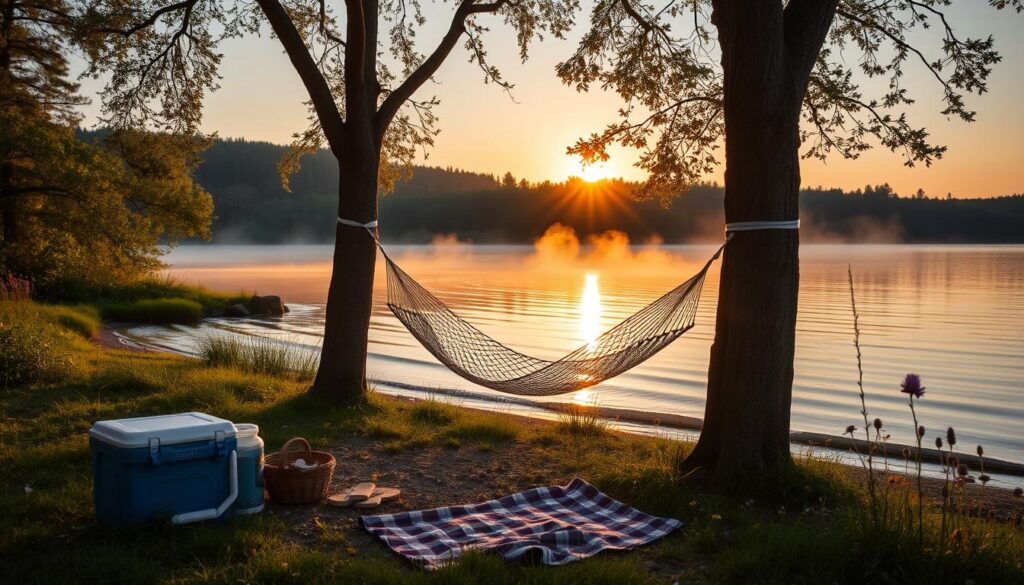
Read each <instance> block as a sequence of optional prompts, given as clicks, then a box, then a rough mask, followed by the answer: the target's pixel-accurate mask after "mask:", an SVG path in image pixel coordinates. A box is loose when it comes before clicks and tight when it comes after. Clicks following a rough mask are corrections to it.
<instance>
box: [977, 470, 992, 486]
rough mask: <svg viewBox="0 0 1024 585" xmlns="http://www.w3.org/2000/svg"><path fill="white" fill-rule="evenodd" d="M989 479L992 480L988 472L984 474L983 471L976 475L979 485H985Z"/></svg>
mask: <svg viewBox="0 0 1024 585" xmlns="http://www.w3.org/2000/svg"><path fill="white" fill-rule="evenodd" d="M991 480H992V478H991V477H989V476H988V474H985V473H982V474H981V475H979V476H978V481H980V482H981V485H985V484H986V483H988V482H989V481H991Z"/></svg>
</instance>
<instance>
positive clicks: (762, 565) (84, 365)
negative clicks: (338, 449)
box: [0, 302, 1024, 585]
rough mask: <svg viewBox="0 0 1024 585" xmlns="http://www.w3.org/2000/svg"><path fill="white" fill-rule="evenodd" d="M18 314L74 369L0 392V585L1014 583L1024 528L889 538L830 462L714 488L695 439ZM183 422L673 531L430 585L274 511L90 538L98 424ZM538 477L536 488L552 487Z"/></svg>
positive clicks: (23, 310) (346, 536)
mask: <svg viewBox="0 0 1024 585" xmlns="http://www.w3.org/2000/svg"><path fill="white" fill-rule="evenodd" d="M24 315H29V317H30V318H31V319H32V320H33V321H32V323H33V324H35V325H39V326H42V328H43V329H42V330H45V332H46V333H45V336H44V337H42V338H41V339H48V340H49V342H50V343H51V348H52V349H53V350H54V351H56V352H59V353H62V354H63V355H65V356H66V357H67V358H68V359H69V361H70V363H71V364H72V366H71V369H70V370H69V371H66V372H63V373H62V374H61V375H60V376H57V377H55V378H52V379H47V380H40V381H33V382H31V383H25V384H19V385H16V386H10V387H8V388H6V389H3V390H0V461H2V462H3V469H4V473H3V475H2V477H0V558H3V559H4V561H3V563H0V582H4V583H56V582H83V583H86V582H95V583H172V584H182V583H239V582H245V583H250V582H266V583H381V584H383V583H409V584H427V583H493V584H512V583H533V584H538V585H540V584H548V583H563V584H575V583H623V584H640V583H643V584H648V583H664V582H673V581H676V580H678V581H679V582H685V583H780V584H782V583H863V582H872V581H878V582H890V583H893V582H899V583H929V584H934V583H966V582H974V583H978V584H980V583H995V584H999V583H1020V582H1024V567H1022V563H1024V537H1022V534H1021V532H1020V530H1018V529H1014V528H1013V527H1012V526H1010V525H1008V524H998V523H994V522H988V521H985V520H981V519H978V520H977V524H976V525H975V529H976V530H977V531H978V532H979V534H986V533H987V534H990V535H991V538H988V539H986V540H982V539H979V540H975V541H971V542H972V543H973V544H971V545H970V546H967V547H958V548H950V547H947V546H937V545H933V546H932V547H931V548H929V549H926V550H923V551H922V550H921V549H919V548H917V547H916V541H913V539H911V541H910V542H908V539H906V538H905V537H904V533H903V532H902V531H901V530H900V529H898V527H893V526H888V525H880V526H876V525H873V524H871V523H869V522H866V521H865V514H864V512H863V510H864V505H865V503H866V497H867V496H866V493H865V491H864V489H863V486H861V485H860V484H859V483H857V481H856V480H855V479H854V476H851V475H850V474H849V473H848V472H846V471H845V470H844V469H843V468H842V467H840V466H838V465H837V464H835V463H834V462H830V461H822V460H819V459H811V458H810V457H808V456H804V457H801V456H798V457H797V458H796V463H797V464H796V466H795V468H794V470H793V472H792V474H791V475H788V476H786V477H785V478H781V479H780V489H779V490H777V491H776V492H772V493H758V492H756V491H755V492H752V493H744V494H740V495H725V494H717V493H711V492H707V491H705V490H704V489H703V488H702V487H701V485H700V484H698V483H695V482H692V481H687V480H684V479H683V478H680V477H678V476H677V473H676V471H675V469H676V463H677V462H678V461H679V459H680V457H683V456H684V455H685V454H686V452H687V451H688V450H689V448H690V445H689V444H686V443H680V442H678V441H672V440H668V439H667V438H658V437H653V438H652V437H640V436H631V435H625V434H621V433H617V432H614V431H611V430H608V429H602V430H601V432H591V431H587V433H588V434H586V437H587V440H584V441H581V440H578V436H576V435H572V434H571V433H568V432H565V431H566V427H565V422H566V421H564V420H563V421H555V422H550V423H549V422H539V421H538V422H532V423H529V424H527V423H524V422H523V421H522V420H520V419H517V418H515V417H511V416H507V415H502V414H500V413H486V412H479V411H473V410H468V409H462V408H459V407H458V406H456V405H454V404H451V403H448V402H444V401H441V400H438V399H430V400H421V401H415V402H412V401H408V400H401V399H396V398H389V397H385V396H381V395H378V394H375V393H371V394H370V395H369V396H368V398H367V399H366V400H365V401H363V402H361V403H359V404H357V405H354V406H350V407H335V406H328V405H325V404H323V403H320V402H318V401H317V400H316V399H315V398H314V397H313V396H311V395H309V394H308V393H307V389H308V386H307V384H306V383H304V382H301V381H299V380H298V379H297V378H296V376H295V375H294V374H291V373H287V374H283V375H278V373H274V374H269V373H253V372H247V371H244V370H243V369H240V368H239V367H238V362H232V363H231V364H227V363H225V364H221V365H218V366H217V367H211V366H209V365H207V364H205V363H203V362H202V361H200V360H189V359H186V358H182V357H177V356H172V355H167V354H156V353H129V352H123V351H111V350H105V349H102V348H97V347H95V346H93V345H91V344H89V343H87V342H86V341H85V340H84V339H83V338H82V336H81V334H79V333H78V332H76V331H74V330H73V328H69V327H68V326H66V325H63V324H62V323H61V320H60V314H59V313H55V312H52V311H51V309H50V308H48V307H45V306H40V305H34V304H31V303H24V302H23V303H19V307H18V310H14V309H12V308H11V306H9V305H8V304H5V303H0V320H2V321H3V322H4V323H5V325H4V327H7V326H8V325H9V323H11V322H13V321H14V320H20V319H23V318H26V317H23V316H24ZM229 366H231V367H229ZM188 410H200V411H205V412H209V413H211V414H215V415H217V416H221V417H224V418H227V419H230V420H234V421H238V422H254V423H257V424H259V425H260V431H261V435H262V436H263V438H264V440H265V441H266V443H267V446H268V449H269V450H273V449H276V448H278V447H280V445H282V444H283V443H284V441H286V440H287V439H288V438H290V437H292V436H295V435H301V436H304V437H306V438H308V439H309V440H310V441H311V442H312V443H313V444H315V445H327V444H331V443H332V442H337V441H342V440H346V439H348V438H352V437H361V438H362V439H360V440H363V439H370V440H373V441H376V442H382V443H385V444H388V445H389V446H390V447H389V449H391V450H392V451H393V452H398V451H409V450H413V451H411V453H412V454H413V455H414V456H415V453H416V451H415V450H416V449H422V448H424V447H426V446H430V447H439V448H444V449H476V448H480V449H484V450H487V449H493V450H496V451H497V450H508V451H503V452H511V453H514V454H515V455H516V456H517V457H520V456H521V457H524V458H525V457H529V458H530V459H529V460H530V461H534V460H536V461H542V462H546V463H545V465H548V466H553V469H554V470H555V473H557V474H558V475H560V476H563V477H564V476H568V475H579V476H581V477H585V478H586V479H587V480H588V481H590V482H591V483H594V484H595V485H597V486H598V487H600V488H601V489H602V490H604V491H606V492H607V493H609V494H610V495H611V496H612V497H616V498H618V499H621V500H624V501H627V502H629V503H631V504H633V505H636V506H638V507H640V508H641V509H643V510H645V511H647V512H650V513H654V514H660V515H668V516H673V517H677V518H680V519H682V520H683V521H684V522H685V523H686V528H685V529H684V530H682V531H680V532H678V533H676V534H674V535H672V536H670V537H668V538H666V539H664V540H662V541H660V542H659V543H657V544H655V545H652V546H649V547H644V548H642V549H640V550H637V551H635V552H631V553H622V554H614V553H612V554H603V555H600V556H598V557H596V558H593V559H589V560H586V561H582V562H579V563H573V564H571V565H568V566H564V567H556V568H551V567H538V566H532V565H528V564H526V565H521V564H517V565H509V564H507V563H505V562H503V561H501V560H500V559H498V558H496V557H495V556H492V555H487V554H471V555H467V557H466V558H464V559H462V560H461V561H460V562H459V563H457V564H455V565H454V566H451V567H449V568H446V569H444V570H442V571H438V572H433V573H426V572H422V571H419V570H417V569H414V568H412V567H411V566H410V565H408V564H407V563H404V562H403V561H401V560H400V559H398V558H397V557H396V556H395V555H392V554H390V553H388V552H387V551H386V550H385V549H384V548H383V547H382V546H379V545H377V544H375V543H374V544H372V545H368V544H365V542H366V539H365V538H362V542H364V544H359V543H358V541H359V540H360V539H357V538H352V536H353V535H354V534H355V530H356V529H355V528H354V527H349V526H342V525H340V524H329V523H316V522H314V523H313V531H312V533H311V534H310V535H308V536H307V537H304V538H297V537H296V534H295V533H294V532H293V531H292V530H291V529H290V527H289V524H288V522H289V521H290V520H289V518H291V516H292V515H278V514H275V513H273V512H268V513H264V514H261V515H258V516H254V517H246V518H238V519H235V520H233V521H232V522H229V523H223V524H204V525H199V526H190V527H186V528H174V527H170V526H167V525H161V524H157V525H152V526H148V527H145V528H140V529H134V530H113V529H109V528H104V527H102V526H97V525H96V524H95V523H94V522H93V519H92V513H93V512H92V477H91V459H90V455H89V448H88V440H87V435H86V433H87V431H88V429H89V427H90V426H91V424H92V422H93V421H95V420H100V419H109V418H122V417H127V416H142V415H149V414H158V413H167V412H180V411H188ZM575 428H583V429H589V428H591V427H589V426H587V425H582V426H580V425H575ZM372 456H373V457H386V456H387V455H384V454H380V453H379V452H375V454H373V455H372ZM539 469H546V467H543V466H542V467H540V468H539ZM537 473H538V474H539V475H538V476H537V477H536V478H535V481H536V482H537V483H546V482H548V481H550V478H549V477H546V476H544V475H540V474H541V473H542V471H540V470H538V471H537ZM530 481H534V479H531V480H530ZM26 486H28V487H30V488H31V491H28V490H26V489H25V488H26ZM926 520H927V522H928V526H929V527H930V528H929V530H932V529H936V532H937V528H936V527H937V526H938V524H939V522H940V521H941V517H940V515H938V514H936V513H934V512H933V511H928V512H926ZM931 542H934V541H931Z"/></svg>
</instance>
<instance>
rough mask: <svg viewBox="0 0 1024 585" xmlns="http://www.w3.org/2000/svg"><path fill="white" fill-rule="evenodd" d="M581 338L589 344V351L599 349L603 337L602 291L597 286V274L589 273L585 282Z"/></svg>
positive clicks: (581, 298)
mask: <svg viewBox="0 0 1024 585" xmlns="http://www.w3.org/2000/svg"><path fill="white" fill-rule="evenodd" d="M579 328H580V337H582V338H583V341H585V342H586V343H587V349H589V350H594V349H596V348H597V338H598V337H600V335H601V289H600V287H599V286H598V284H597V273H594V272H588V273H587V274H586V276H585V278H584V281H583V294H582V295H581V296H580V324H579Z"/></svg>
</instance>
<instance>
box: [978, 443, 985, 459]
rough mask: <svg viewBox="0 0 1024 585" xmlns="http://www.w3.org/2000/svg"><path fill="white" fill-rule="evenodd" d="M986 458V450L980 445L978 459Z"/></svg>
mask: <svg viewBox="0 0 1024 585" xmlns="http://www.w3.org/2000/svg"><path fill="white" fill-rule="evenodd" d="M984 456H985V450H984V449H982V448H981V445H978V457H984Z"/></svg>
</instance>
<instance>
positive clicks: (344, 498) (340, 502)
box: [327, 492, 359, 508]
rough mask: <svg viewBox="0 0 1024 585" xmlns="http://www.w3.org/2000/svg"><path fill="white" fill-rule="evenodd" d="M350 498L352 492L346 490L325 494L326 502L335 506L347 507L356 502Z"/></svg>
mask: <svg viewBox="0 0 1024 585" xmlns="http://www.w3.org/2000/svg"><path fill="white" fill-rule="evenodd" d="M358 501H359V500H355V499H353V498H352V494H350V493H348V492H341V493H340V494H331V495H329V496H327V503H328V504H330V505H332V506H335V507H337V508H347V507H349V506H351V505H352V504H354V503H356V502H358Z"/></svg>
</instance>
